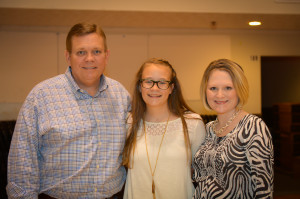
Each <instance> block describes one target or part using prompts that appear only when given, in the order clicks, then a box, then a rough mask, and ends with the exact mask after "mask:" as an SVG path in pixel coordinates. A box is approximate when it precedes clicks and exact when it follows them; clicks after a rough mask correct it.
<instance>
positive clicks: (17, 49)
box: [0, 28, 300, 120]
mask: <svg viewBox="0 0 300 199" xmlns="http://www.w3.org/2000/svg"><path fill="white" fill-rule="evenodd" d="M66 30H67V28H66V29H65V30H59V31H54V30H48V29H47V30H43V28H40V29H38V30H30V31H24V30H22V31H18V30H16V29H14V30H2V31H0V43H1V45H0V60H1V65H0V85H1V91H2V92H1V93H0V120H5V119H15V118H16V117H17V113H18V111H19V108H20V106H21V104H22V102H23V101H24V99H25V97H26V96H27V94H28V93H29V91H30V90H31V89H32V87H33V86H34V85H35V84H36V83H38V82H40V81H42V80H44V79H47V78H49V77H52V76H55V75H57V74H60V73H64V71H65V70H66V66H67V65H66V62H65V59H64V48H65V47H64V45H65V44H64V42H65V37H66ZM105 31H106V33H107V37H108V45H109V48H110V51H111V55H110V61H109V65H108V66H107V70H106V74H107V75H108V76H110V77H112V78H114V79H117V80H119V81H120V82H121V83H122V84H124V85H125V87H126V88H127V89H128V90H129V91H132V81H133V79H134V76H135V73H136V72H137V70H138V68H139V67H140V65H141V64H142V62H143V61H144V60H145V59H147V58H149V57H162V58H165V59H168V60H169V61H170V63H171V64H173V66H174V68H175V70H176V71H177V73H178V76H179V79H180V81H181V84H182V87H183V92H184V95H185V98H186V99H187V101H188V103H189V104H190V105H191V106H192V107H193V108H194V109H195V110H196V111H197V112H199V113H208V112H207V111H206V110H204V109H203V107H202V105H201V102H200V96H199V87H200V81H201V76H202V73H203V71H204V69H205V67H206V66H207V65H208V63H209V62H210V61H212V60H214V59H217V58H231V59H233V60H235V61H236V62H238V63H239V64H241V65H242V67H243V68H244V70H245V73H246V76H247V78H248V80H249V83H250V98H249V102H248V104H247V105H246V106H245V109H246V110H247V111H249V112H250V113H261V81H260V60H259V59H258V60H257V61H252V60H251V59H250V57H251V56H258V57H260V56H261V55H268V56H271V55H274V56H275V55H290V56H291V55H293V56H294V55H298V56H300V52H299V46H300V40H299V38H300V37H299V36H300V33H299V32H275V31H272V32H251V31H213V30H203V31H201V30H199V31H196V32H195V31H189V30H185V31H182V30H181V31H178V30H177V31H176V30H156V31H150V30H144V31H141V30H140V31H132V30H126V29H123V30H113V29H106V30H105Z"/></svg>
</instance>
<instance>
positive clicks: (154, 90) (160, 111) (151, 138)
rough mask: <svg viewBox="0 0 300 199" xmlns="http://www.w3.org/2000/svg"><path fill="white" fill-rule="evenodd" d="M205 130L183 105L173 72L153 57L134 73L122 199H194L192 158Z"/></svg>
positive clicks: (198, 118) (199, 118)
mask: <svg viewBox="0 0 300 199" xmlns="http://www.w3.org/2000/svg"><path fill="white" fill-rule="evenodd" d="M204 138H205V127H204V124H203V122H202V120H201V117H200V116H199V115H198V114H195V113H193V112H192V111H191V109H190V108H189V107H188V105H187V104H186V102H185V101H184V99H183V97H182V93H181V88H180V85H179V82H178V80H177V77H176V73H175V71H174V69H173V67H172V66H171V65H170V63H169V62H168V61H165V60H162V59H156V58H152V59H150V60H148V61H146V62H145V63H144V64H143V65H142V66H141V68H140V70H139V71H138V73H137V76H136V81H135V91H134V94H133V101H132V113H131V116H129V119H128V138H127V140H126V144H125V148H124V153H123V164H124V165H126V166H127V167H128V175H127V180H126V185H125V191H124V198H125V199H127V198H129V199H133V198H136V199H140V198H143V199H147V198H149V199H150V198H151V199H152V198H157V199H168V198H170V199H171V198H172V199H176V198H178V199H184V198H192V196H193V192H194V187H193V183H192V180H191V159H192V158H191V157H192V155H194V153H195V151H196V150H197V148H198V147H199V145H200V144H201V143H202V142H203V140H204Z"/></svg>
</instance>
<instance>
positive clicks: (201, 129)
mask: <svg viewBox="0 0 300 199" xmlns="http://www.w3.org/2000/svg"><path fill="white" fill-rule="evenodd" d="M196 120H197V124H196V127H195V131H194V132H193V133H192V136H191V138H190V139H191V152H192V154H191V155H192V157H194V155H195V153H196V152H197V150H198V148H199V146H200V145H201V144H202V143H203V141H204V139H205V135H206V130H205V126H204V123H203V121H202V120H201V119H196ZM193 159H194V158H192V160H193Z"/></svg>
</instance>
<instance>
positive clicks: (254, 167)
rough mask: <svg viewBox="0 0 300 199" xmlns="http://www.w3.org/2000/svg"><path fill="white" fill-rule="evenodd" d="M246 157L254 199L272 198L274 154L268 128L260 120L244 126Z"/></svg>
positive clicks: (257, 119) (256, 119) (255, 119)
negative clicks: (246, 135)
mask: <svg viewBox="0 0 300 199" xmlns="http://www.w3.org/2000/svg"><path fill="white" fill-rule="evenodd" d="M245 133H248V135H249V139H248V140H247V144H246V155H247V158H248V161H249V163H250V167H251V173H252V175H251V176H252V179H251V180H252V183H253V191H254V198H272V196H273V182H274V170H273V165H274V152H273V144H272V137H271V134H270V132H269V129H268V127H267V126H266V124H265V123H264V122H263V121H262V120H261V119H260V118H254V120H253V121H252V122H249V123H248V124H247V126H246V132H245Z"/></svg>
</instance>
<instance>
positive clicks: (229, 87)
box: [225, 86, 233, 91]
mask: <svg viewBox="0 0 300 199" xmlns="http://www.w3.org/2000/svg"><path fill="white" fill-rule="evenodd" d="M225 89H226V90H228V91H230V90H232V89H233V88H232V87H231V86H226V88H225Z"/></svg>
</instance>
